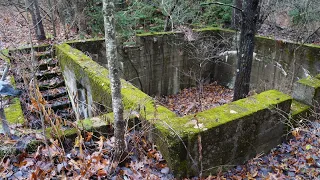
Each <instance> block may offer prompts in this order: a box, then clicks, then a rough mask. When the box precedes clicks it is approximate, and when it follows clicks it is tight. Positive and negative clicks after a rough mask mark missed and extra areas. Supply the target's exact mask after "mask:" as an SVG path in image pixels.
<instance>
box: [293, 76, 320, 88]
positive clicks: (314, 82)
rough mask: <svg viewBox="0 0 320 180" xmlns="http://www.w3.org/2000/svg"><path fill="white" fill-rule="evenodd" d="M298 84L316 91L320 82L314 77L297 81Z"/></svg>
mask: <svg viewBox="0 0 320 180" xmlns="http://www.w3.org/2000/svg"><path fill="white" fill-rule="evenodd" d="M298 83H300V84H304V85H306V86H310V87H313V88H316V89H317V88H319V87H320V80H319V79H317V78H315V77H308V78H303V79H300V80H299V81H298Z"/></svg>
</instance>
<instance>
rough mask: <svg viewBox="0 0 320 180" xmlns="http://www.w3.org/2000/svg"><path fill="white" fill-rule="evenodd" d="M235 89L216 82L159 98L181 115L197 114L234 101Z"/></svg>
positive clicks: (161, 102) (162, 102)
mask: <svg viewBox="0 0 320 180" xmlns="http://www.w3.org/2000/svg"><path fill="white" fill-rule="evenodd" d="M232 97H233V91H232V90H231V89H228V88H226V87H223V86H220V85H218V84H217V83H216V82H214V83H211V84H206V85H203V86H202V87H199V86H198V87H192V88H186V89H183V90H181V91H180V92H179V93H178V94H175V95H169V96H165V97H162V98H157V100H158V101H159V102H160V104H162V105H164V106H165V107H167V108H168V109H170V110H171V111H173V112H175V113H176V114H177V115H179V116H184V115H188V114H195V113H197V112H201V111H205V110H208V109H211V108H214V107H217V106H221V105H223V104H226V103H228V102H231V101H232Z"/></svg>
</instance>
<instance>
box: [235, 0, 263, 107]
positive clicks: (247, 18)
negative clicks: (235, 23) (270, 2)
mask: <svg viewBox="0 0 320 180" xmlns="http://www.w3.org/2000/svg"><path fill="white" fill-rule="evenodd" d="M259 11H260V8H259V0H244V2H243V13H242V23H241V34H240V45H239V53H238V65H237V76H236V81H235V88H234V96H233V100H234V101H235V100H238V99H242V98H245V97H246V96H247V94H248V93H249V85H250V74H251V66H252V59H253V50H254V43H255V42H254V37H255V33H256V24H257V20H258V18H259Z"/></svg>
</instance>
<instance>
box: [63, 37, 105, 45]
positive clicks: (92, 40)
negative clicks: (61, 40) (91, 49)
mask: <svg viewBox="0 0 320 180" xmlns="http://www.w3.org/2000/svg"><path fill="white" fill-rule="evenodd" d="M94 41H104V38H99V37H96V38H91V39H82V40H73V41H67V42H65V43H66V44H74V43H86V42H94Z"/></svg>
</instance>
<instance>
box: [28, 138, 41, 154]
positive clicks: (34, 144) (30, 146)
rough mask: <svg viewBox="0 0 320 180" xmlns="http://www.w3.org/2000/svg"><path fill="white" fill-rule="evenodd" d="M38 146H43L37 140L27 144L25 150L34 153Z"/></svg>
mask: <svg viewBox="0 0 320 180" xmlns="http://www.w3.org/2000/svg"><path fill="white" fill-rule="evenodd" d="M40 145H43V142H42V141H37V140H35V141H31V142H30V143H28V144H27V148H26V150H27V152H35V151H36V150H37V148H38V147H39V146H40Z"/></svg>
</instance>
